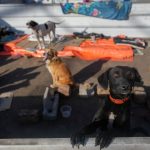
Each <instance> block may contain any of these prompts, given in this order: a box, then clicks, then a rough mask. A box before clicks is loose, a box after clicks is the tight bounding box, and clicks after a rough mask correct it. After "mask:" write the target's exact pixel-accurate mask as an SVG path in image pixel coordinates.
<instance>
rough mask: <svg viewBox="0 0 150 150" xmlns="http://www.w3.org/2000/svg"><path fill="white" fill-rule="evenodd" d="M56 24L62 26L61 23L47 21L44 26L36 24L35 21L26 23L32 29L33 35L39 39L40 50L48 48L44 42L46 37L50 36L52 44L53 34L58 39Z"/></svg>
mask: <svg viewBox="0 0 150 150" xmlns="http://www.w3.org/2000/svg"><path fill="white" fill-rule="evenodd" d="M56 24H60V23H56V22H52V21H47V22H45V23H43V24H38V23H37V22H35V21H33V20H31V21H29V22H27V23H26V25H27V27H28V28H31V29H32V31H33V34H34V35H35V37H36V38H37V41H38V46H39V48H40V49H45V48H46V44H45V40H44V37H45V36H46V35H48V36H49V40H50V42H51V40H52V39H51V32H52V33H53V37H54V39H55V37H56V35H55V30H56ZM40 38H41V39H42V41H41V40H40Z"/></svg>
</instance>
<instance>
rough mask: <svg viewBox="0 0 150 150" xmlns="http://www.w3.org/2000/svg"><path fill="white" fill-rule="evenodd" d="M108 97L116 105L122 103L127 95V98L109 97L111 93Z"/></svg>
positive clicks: (126, 99)
mask: <svg viewBox="0 0 150 150" xmlns="http://www.w3.org/2000/svg"><path fill="white" fill-rule="evenodd" d="M109 99H110V100H111V101H112V102H113V103H115V104H118V105H121V104H123V103H125V102H126V101H128V100H129V98H128V97H127V98H124V99H115V98H113V97H111V95H109Z"/></svg>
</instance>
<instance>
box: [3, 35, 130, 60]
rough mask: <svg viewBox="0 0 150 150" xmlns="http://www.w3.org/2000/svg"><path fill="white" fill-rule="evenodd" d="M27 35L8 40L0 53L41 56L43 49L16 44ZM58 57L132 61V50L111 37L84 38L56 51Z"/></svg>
mask: <svg viewBox="0 0 150 150" xmlns="http://www.w3.org/2000/svg"><path fill="white" fill-rule="evenodd" d="M28 36H29V35H25V36H23V37H21V38H19V39H16V40H14V41H11V42H8V43H6V44H5V45H4V48H5V51H4V52H1V53H0V55H21V56H24V55H26V56H33V57H43V53H44V52H45V51H44V50H36V51H29V50H26V49H24V48H23V47H19V46H18V45H17V44H18V43H19V42H21V41H23V40H25V39H26V38H28ZM58 56H59V57H66V56H76V57H79V58H80V59H83V60H97V59H106V60H114V61H133V50H132V47H131V46H128V45H117V44H115V43H114V41H113V38H109V39H101V38H99V39H97V40H96V41H94V42H93V41H92V40H85V41H83V42H82V43H81V44H80V46H79V47H77V46H65V47H64V49H63V50H62V51H58Z"/></svg>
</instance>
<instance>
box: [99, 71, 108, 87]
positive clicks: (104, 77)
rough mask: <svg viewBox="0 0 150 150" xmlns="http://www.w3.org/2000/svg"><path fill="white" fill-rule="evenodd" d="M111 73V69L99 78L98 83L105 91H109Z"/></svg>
mask: <svg viewBox="0 0 150 150" xmlns="http://www.w3.org/2000/svg"><path fill="white" fill-rule="evenodd" d="M109 71H110V69H108V70H107V71H105V72H104V73H102V74H101V75H100V76H99V77H98V82H99V84H100V86H102V88H104V89H107V88H108V85H109Z"/></svg>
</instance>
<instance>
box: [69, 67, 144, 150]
mask: <svg viewBox="0 0 150 150" xmlns="http://www.w3.org/2000/svg"><path fill="white" fill-rule="evenodd" d="M100 79H102V80H100ZM99 82H100V84H101V85H102V86H103V87H104V88H108V87H109V91H110V95H109V96H108V97H107V98H104V99H101V105H100V107H99V110H98V111H97V112H96V114H95V116H94V118H93V121H92V123H90V124H89V125H87V126H85V127H83V128H82V129H81V130H80V131H79V132H77V133H76V134H75V135H73V136H72V137H71V144H72V145H73V146H78V147H79V146H80V145H83V146H84V145H85V144H86V137H87V135H89V134H91V133H93V132H95V131H100V132H98V134H97V137H96V140H95V144H96V145H100V147H101V148H103V147H106V146H108V145H109V144H110V142H111V140H112V139H109V136H110V131H115V130H119V129H121V132H122V131H123V130H122V129H124V127H125V128H127V129H129V124H130V101H131V97H132V96H131V95H132V94H131V93H132V88H133V87H134V85H135V82H141V77H140V75H139V73H138V71H137V70H136V69H135V68H130V67H127V66H118V67H114V68H111V69H109V70H108V71H107V72H105V73H104V74H103V75H102V76H101V77H100V78H99ZM109 126H111V130H110V128H109ZM112 128H113V129H114V130H112ZM97 129H98V130H97ZM109 140H110V141H109Z"/></svg>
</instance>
